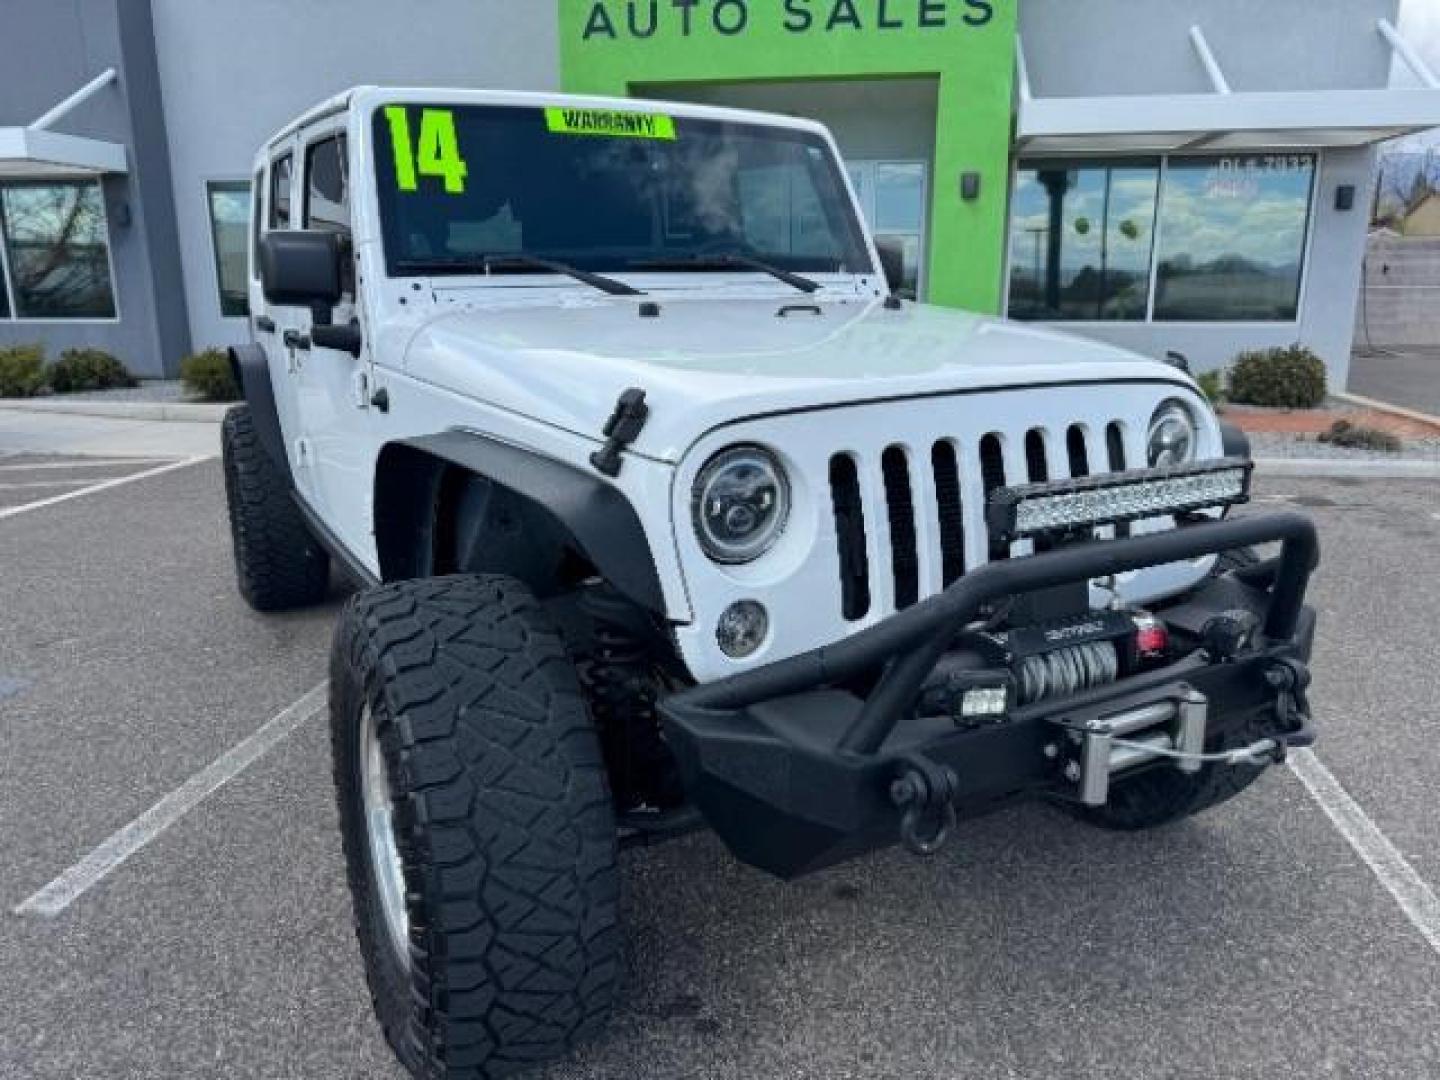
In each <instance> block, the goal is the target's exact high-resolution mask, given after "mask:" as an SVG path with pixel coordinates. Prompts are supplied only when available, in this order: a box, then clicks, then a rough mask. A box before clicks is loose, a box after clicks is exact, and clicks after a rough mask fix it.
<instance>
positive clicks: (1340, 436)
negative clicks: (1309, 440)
mask: <svg viewBox="0 0 1440 1080" xmlns="http://www.w3.org/2000/svg"><path fill="white" fill-rule="evenodd" d="M1316 438H1317V439H1319V440H1320V441H1321V442H1322V443H1328V444H1329V445H1331V446H1346V447H1349V448H1351V449H1352V450H1374V451H1377V452H1379V453H1382V454H1398V453H1400V451H1401V450H1402V449H1403V447H1402V446H1401V444H1400V440H1399V439H1398V438H1396V437H1395V436H1394V435H1391V434H1390V433H1389V432H1388V431H1381V430H1380V429H1379V428H1372V427H1364V426H1361V425H1357V424H1352V423H1351V422H1350V421H1349V420H1336V421H1335V423H1333V424H1331V425H1330V430H1329V431H1322V432H1321V433H1320V434H1319V435H1317V436H1316Z"/></svg>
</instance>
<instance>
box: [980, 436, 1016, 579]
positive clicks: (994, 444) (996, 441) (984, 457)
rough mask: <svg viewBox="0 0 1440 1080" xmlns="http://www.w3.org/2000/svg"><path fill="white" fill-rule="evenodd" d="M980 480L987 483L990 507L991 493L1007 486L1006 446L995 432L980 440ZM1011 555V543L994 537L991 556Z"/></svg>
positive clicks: (994, 557) (986, 492)
mask: <svg viewBox="0 0 1440 1080" xmlns="http://www.w3.org/2000/svg"><path fill="white" fill-rule="evenodd" d="M980 482H981V483H982V484H984V485H985V501H986V504H987V508H988V504H989V501H990V495H991V493H993V492H995V491H998V490H999V489H1000V488H1003V487H1004V486H1005V448H1004V447H1003V446H1001V444H1000V436H999V435H996V434H995V433H994V432H991V433H990V434H989V435H986V436H985V437H984V438H983V439H981V440H980ZM1009 557H1010V545H1009V544H1006V543H997V542H996V541H995V540H994V539H993V538H992V539H991V541H990V558H991V559H992V560H998V559H1008V558H1009Z"/></svg>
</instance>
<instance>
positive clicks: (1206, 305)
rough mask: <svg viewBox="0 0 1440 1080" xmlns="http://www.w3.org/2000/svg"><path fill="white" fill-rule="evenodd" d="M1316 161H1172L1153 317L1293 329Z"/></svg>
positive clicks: (1283, 158) (1275, 158)
mask: <svg viewBox="0 0 1440 1080" xmlns="http://www.w3.org/2000/svg"><path fill="white" fill-rule="evenodd" d="M1314 176H1315V159H1314V158H1313V157H1312V156H1310V155H1306V154H1289V155H1286V154H1276V155H1253V156H1247V157H1225V158H1203V159H1183V158H1181V159H1175V160H1173V161H1171V162H1170V167H1169V172H1168V175H1167V177H1166V182H1165V198H1164V205H1163V208H1162V210H1161V230H1160V264H1159V280H1158V284H1157V291H1156V296H1155V318H1156V319H1157V320H1166V321H1192V322H1213V321H1232V322H1249V321H1259V322H1267V321H1284V322H1290V321H1294V320H1295V318H1296V317H1297V316H1298V312H1299V305H1300V275H1301V268H1302V267H1303V265H1304V261H1305V234H1306V230H1307V227H1308V224H1309V219H1310V193H1311V189H1312V188H1313V186H1314Z"/></svg>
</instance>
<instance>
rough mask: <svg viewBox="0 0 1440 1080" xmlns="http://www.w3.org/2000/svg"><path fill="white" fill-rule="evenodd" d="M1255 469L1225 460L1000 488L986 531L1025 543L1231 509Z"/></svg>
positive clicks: (1244, 497)
mask: <svg viewBox="0 0 1440 1080" xmlns="http://www.w3.org/2000/svg"><path fill="white" fill-rule="evenodd" d="M1253 469H1254V465H1253V463H1251V462H1249V461H1245V460H1243V459H1241V458H1225V459H1223V460H1220V461H1211V462H1206V463H1205V464H1203V465H1184V466H1179V467H1176V468H1173V469H1145V470H1139V471H1136V472H1123V473H1110V474H1108V475H1103V476H1090V477H1085V478H1084V479H1079V480H1060V481H1057V482H1055V483H1048V484H1027V485H1025V486H1022V487H1012V488H1001V489H1000V490H998V491H996V492H995V493H994V494H992V495H991V496H990V507H989V521H990V531H991V533H992V534H993V535H994V536H995V538H996V539H997V540H1000V541H1002V542H1003V541H1005V540H1023V539H1027V538H1031V537H1037V536H1054V535H1060V534H1064V533H1073V532H1079V531H1082V530H1086V529H1092V528H1095V527H1097V526H1100V525H1118V524H1120V523H1122V522H1127V521H1140V520H1143V519H1145V518H1155V517H1166V516H1169V515H1173V514H1188V513H1194V512H1196V511H1199V510H1211V509H1214V508H1216V507H1222V506H1234V505H1235V504H1237V503H1244V502H1248V501H1249V499H1250V474H1251V472H1252V471H1253Z"/></svg>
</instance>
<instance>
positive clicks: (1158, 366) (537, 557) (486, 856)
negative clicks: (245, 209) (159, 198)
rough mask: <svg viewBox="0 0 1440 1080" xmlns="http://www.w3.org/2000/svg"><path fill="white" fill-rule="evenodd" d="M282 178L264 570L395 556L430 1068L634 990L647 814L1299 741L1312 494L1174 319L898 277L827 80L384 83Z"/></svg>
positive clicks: (777, 838)
mask: <svg viewBox="0 0 1440 1080" xmlns="http://www.w3.org/2000/svg"><path fill="white" fill-rule="evenodd" d="M256 181H257V182H256V192H257V198H256V207H255V223H254V224H255V228H254V233H255V253H254V266H253V268H252V275H251V276H252V285H251V290H250V303H251V310H252V314H253V326H254V332H255V333H254V339H255V343H254V344H252V345H248V346H244V347H241V348H237V349H235V350H234V352H233V362H234V364H235V367H236V371H237V375H238V377H239V378H240V380H241V381H242V383H243V386H244V390H245V396H246V402H247V403H246V404H245V405H243V406H240V407H238V408H236V409H235V410H233V411H232V412H231V413H230V415H229V417H228V419H227V420H226V422H225V426H224V460H225V478H226V488H227V493H228V499H229V509H230V520H231V526H232V530H233V535H234V547H235V564H236V570H237V573H238V577H239V584H240V591H241V593H242V594H243V595H244V597H245V599H246V600H248V601H249V602H250V604H252V605H253V606H254V607H256V608H257V609H260V610H264V611H272V610H278V609H282V608H289V607H295V606H298V605H304V604H312V603H315V602H318V601H320V600H321V599H322V598H324V597H325V595H326V593H327V588H328V580H329V568H330V564H331V562H332V560H333V561H334V562H335V563H336V564H338V565H339V566H340V567H341V568H342V569H343V570H345V571H347V572H348V574H349V576H351V577H353V578H354V579H356V580H357V581H358V582H359V583H360V584H361V585H362V586H363V591H362V592H360V593H359V594H358V595H356V596H355V597H354V598H353V599H351V600H350V602H349V604H348V605H347V607H346V608H345V612H344V614H343V616H342V617H341V620H340V625H339V628H338V630H337V632H336V635H335V645H334V652H333V658H332V666H331V684H330V685H331V690H330V693H331V716H332V724H333V740H334V753H335V778H336V784H337V787H338V795H339V804H340V816H341V823H342V829H343V833H344V841H345V853H346V857H347V859H348V864H349V881H350V888H351V890H352V892H353V895H354V901H355V917H356V924H357V929H358V934H359V939H360V945H361V948H362V950H363V952H364V957H365V963H366V967H367V971H368V974H369V979H370V986H371V989H372V992H373V996H374V1000H375V1007H376V1010H377V1012H378V1014H379V1018H380V1021H381V1023H382V1024H383V1026H384V1030H385V1034H386V1036H387V1038H388V1039H389V1041H390V1043H391V1045H392V1046H393V1047H394V1049H395V1051H396V1053H397V1054H399V1056H400V1058H401V1059H402V1060H403V1062H404V1063H405V1064H406V1065H407V1066H408V1067H409V1068H410V1069H411V1070H412V1071H413V1072H414V1073H415V1075H417V1076H427V1077H430V1076H442V1075H443V1076H476V1077H489V1076H499V1075H506V1074H509V1073H511V1072H513V1071H515V1070H517V1069H521V1068H523V1067H525V1066H526V1065H527V1064H530V1063H534V1062H538V1061H543V1060H545V1059H547V1058H550V1057H552V1056H554V1055H557V1054H561V1053H564V1052H566V1051H567V1050H568V1049H569V1048H571V1047H572V1046H574V1045H575V1044H576V1043H577V1042H578V1041H580V1040H582V1039H583V1038H585V1037H586V1036H587V1035H590V1034H592V1033H594V1032H595V1031H596V1030H597V1029H598V1028H599V1027H600V1026H601V1025H602V1023H603V1021H604V1018H605V1016H606V1013H607V1010H608V1009H609V1008H610V1005H611V1003H612V1001H613V999H614V998H615V996H616V993H617V987H618V984H619V981H620V976H621V970H622V969H621V963H620V948H621V938H622V935H621V930H620V915H619V910H618V899H619V896H618V876H617V870H616V858H617V854H616V853H617V849H618V848H619V847H621V846H624V845H626V844H629V843H635V842H647V841H650V840H655V839H660V838H664V837H667V836H672V835H676V834H679V833H682V832H684V831H686V830H688V829H689V828H691V827H694V826H696V825H700V824H704V825H707V826H708V827H710V828H711V829H713V830H714V832H715V833H717V834H718V835H719V837H720V838H721V839H722V840H723V841H724V842H725V843H726V844H727V845H728V846H729V847H730V849H731V850H732V851H733V852H734V853H735V855H736V856H737V857H739V858H740V859H742V860H744V861H746V862H747V863H750V864H752V865H754V866H757V867H760V868H762V869H764V870H766V871H769V872H771V873H773V874H777V875H780V876H784V877H790V876H794V875H799V874H803V873H808V872H810V871H813V870H816V869H819V868H822V867H825V866H829V865H832V864H834V863H836V862H838V861H840V860H843V859H847V858H851V857H855V856H858V855H861V854H863V853H865V852H867V851H869V850H872V849H874V848H876V847H879V846H882V845H885V844H889V843H894V842H896V841H902V842H904V843H905V844H906V845H908V846H909V847H910V848H911V849H913V850H915V851H917V852H922V853H930V852H933V851H935V850H936V849H937V848H939V846H940V845H941V844H942V842H943V841H944V840H945V839H946V838H947V836H949V835H951V834H953V832H954V831H955V829H956V826H957V822H958V821H959V820H960V819H963V818H965V817H969V816H973V815H976V814H980V813H984V812H985V811H987V810H989V809H992V808H994V807H995V806H997V805H999V804H1001V803H1003V802H1004V801H1006V800H1009V799H1013V798H1016V797H1038V798H1045V799H1049V800H1052V801H1054V802H1056V803H1058V804H1060V805H1063V806H1066V807H1069V808H1071V809H1073V810H1074V811H1075V812H1076V813H1078V814H1080V815H1081V816H1083V817H1084V818H1085V819H1086V820H1088V821H1091V822H1094V823H1095V824H1097V825H1101V826H1105V827H1109V828H1120V829H1138V828H1147V827H1151V826H1155V825H1160V824H1163V823H1165V822H1169V821H1174V820H1176V819H1178V818H1181V817H1183V816H1186V815H1189V814H1193V813H1195V812H1197V811H1199V810H1202V809H1204V808H1206V807H1209V806H1212V805H1214V804H1215V803H1218V802H1220V801H1222V800H1223V799H1225V798H1228V797H1229V796H1231V795H1233V794H1235V793H1237V792H1238V791H1240V790H1241V789H1242V788H1244V787H1245V786H1246V785H1247V784H1249V783H1250V782H1251V781H1252V780H1253V779H1254V778H1255V777H1256V776H1257V775H1259V773H1260V772H1262V771H1263V770H1264V768H1265V766H1266V765H1267V764H1269V763H1270V762H1272V761H1277V760H1280V759H1281V758H1282V757H1283V755H1284V753H1285V750H1286V748H1287V747H1289V746H1296V745H1304V744H1306V743H1307V742H1308V741H1310V739H1311V729H1310V724H1309V721H1308V705H1307V702H1306V696H1305V688H1306V686H1307V684H1308V682H1309V673H1308V671H1307V668H1306V663H1307V660H1308V657H1309V652H1310V644H1311V640H1312V638H1313V633H1314V616H1313V613H1312V612H1311V610H1310V609H1309V608H1308V607H1306V605H1305V602H1304V600H1305V591H1306V588H1307V584H1308V580H1309V576H1310V573H1311V571H1312V569H1313V568H1314V566H1315V564H1316V561H1317V546H1316V539H1315V534H1314V531H1313V529H1312V527H1311V526H1310V524H1309V523H1308V522H1307V521H1306V520H1305V519H1303V518H1301V517H1298V516H1296V515H1293V514H1275V515H1246V516H1243V517H1240V518H1233V519H1232V518H1231V517H1230V515H1229V511H1230V509H1231V508H1232V507H1233V506H1234V505H1236V504H1238V503H1242V502H1244V501H1245V500H1246V498H1247V495H1248V490H1249V483H1250V471H1251V466H1250V462H1249V460H1248V452H1247V450H1246V447H1245V443H1244V438H1243V436H1241V435H1239V433H1238V432H1234V431H1228V430H1226V429H1225V428H1224V427H1222V425H1221V424H1219V423H1218V422H1217V420H1216V417H1215V416H1214V414H1213V413H1212V411H1211V410H1210V408H1209V407H1208V406H1207V404H1206V402H1205V400H1204V398H1203V397H1201V395H1200V394H1199V393H1198V392H1197V390H1196V386H1195V384H1194V382H1193V381H1192V380H1191V379H1190V378H1189V377H1188V376H1187V375H1186V374H1185V373H1184V372H1183V371H1182V370H1179V369H1177V368H1176V367H1173V366H1170V365H1167V364H1162V363H1158V362H1153V361H1150V360H1146V359H1143V358H1140V357H1137V356H1133V355H1129V354H1126V353H1123V352H1120V351H1117V350H1115V349H1113V348H1109V347H1105V346H1102V345H1098V344H1093V343H1089V342H1085V341H1080V340H1075V339H1071V338H1068V337H1063V336H1059V335H1056V334H1052V333H1047V332H1042V331H1039V330H1035V329H1028V328H1022V327H1018V326H1010V325H1006V324H1004V323H1002V322H998V321H995V320H993V319H985V318H979V317H976V316H973V315H970V314H965V313H962V312H958V311H949V310H941V309H937V308H929V307H924V306H918V305H916V304H913V303H909V302H904V301H901V300H899V299H898V298H897V297H896V296H895V295H894V293H893V291H892V289H893V287H894V283H895V281H896V278H897V277H898V271H897V268H896V263H895V259H894V253H892V252H887V251H885V250H877V247H876V245H875V243H874V242H873V241H872V239H871V238H870V236H869V235H868V234H867V233H866V230H865V229H864V227H863V226H862V223H861V218H860V215H859V214H858V213H857V209H856V200H855V196H854V193H853V192H852V191H851V189H850V188H849V186H848V185H847V182H846V177H845V171H844V170H843V168H842V167H841V163H840V158H839V155H838V153H837V151H836V148H835V145H834V143H833V141H832V140H831V138H830V136H829V135H828V134H827V132H826V131H825V130H824V129H823V128H821V127H820V126H818V125H816V124H812V123H807V122H803V121H800V120H794V119H788V118H782V117H772V116H759V115H754V114H747V113H741V112H731V111H726V110H719V109H711V108H698V107H692V106H679V105H668V104H660V103H651V102H640V101H611V100H600V99H578V98H563V97H556V96H533V95H519V94H499V93H478V92H465V91H437V90H380V89H374V88H364V89H357V90H353V91H350V92H348V93H345V94H343V95H341V96H339V97H337V98H335V99H334V100H332V101H330V102H327V103H326V104H324V105H322V106H320V107H319V108H317V109H315V110H313V111H311V112H309V113H307V114H306V115H304V116H303V117H301V118H300V119H298V120H297V121H295V122H294V123H293V124H291V125H290V126H288V127H286V128H285V129H284V130H283V131H281V132H280V133H279V134H277V135H276V136H275V137H274V138H273V139H272V140H271V141H270V142H269V143H268V144H267V145H266V146H265V148H264V149H263V151H262V152H261V154H260V156H259V158H258V159H257V162H256ZM957 257H963V255H959V256H957ZM1271 541H1279V542H1281V546H1280V548H1279V551H1278V554H1276V555H1274V556H1273V557H1271V558H1269V559H1266V560H1261V559H1260V558H1258V557H1257V556H1255V555H1252V554H1251V553H1250V551H1251V548H1252V547H1254V546H1255V545H1260V544H1265V543H1267V542H1271Z"/></svg>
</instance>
